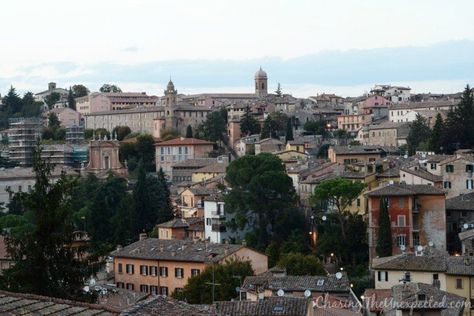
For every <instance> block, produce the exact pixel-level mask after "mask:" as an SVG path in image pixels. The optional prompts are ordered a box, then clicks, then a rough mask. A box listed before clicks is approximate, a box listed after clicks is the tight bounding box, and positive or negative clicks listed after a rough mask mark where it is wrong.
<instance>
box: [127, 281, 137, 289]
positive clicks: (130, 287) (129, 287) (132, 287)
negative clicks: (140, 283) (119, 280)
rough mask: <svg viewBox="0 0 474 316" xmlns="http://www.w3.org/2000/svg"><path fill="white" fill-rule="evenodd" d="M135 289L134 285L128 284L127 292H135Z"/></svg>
mask: <svg viewBox="0 0 474 316" xmlns="http://www.w3.org/2000/svg"><path fill="white" fill-rule="evenodd" d="M134 289H135V286H134V285H133V283H127V290H130V291H133V290H134Z"/></svg>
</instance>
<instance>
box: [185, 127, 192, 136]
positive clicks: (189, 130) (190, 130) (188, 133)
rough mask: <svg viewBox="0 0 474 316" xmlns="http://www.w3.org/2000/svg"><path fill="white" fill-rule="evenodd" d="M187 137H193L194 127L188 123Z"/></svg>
mask: <svg viewBox="0 0 474 316" xmlns="http://www.w3.org/2000/svg"><path fill="white" fill-rule="evenodd" d="M186 138H193V128H192V127H191V125H188V127H186Z"/></svg>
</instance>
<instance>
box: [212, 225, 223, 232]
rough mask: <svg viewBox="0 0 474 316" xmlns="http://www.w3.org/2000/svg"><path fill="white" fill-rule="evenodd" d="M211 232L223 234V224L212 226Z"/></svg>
mask: <svg viewBox="0 0 474 316" xmlns="http://www.w3.org/2000/svg"><path fill="white" fill-rule="evenodd" d="M211 230H212V231H213V232H219V233H225V232H226V227H225V225H224V224H212V226H211Z"/></svg>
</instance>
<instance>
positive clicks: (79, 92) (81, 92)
mask: <svg viewBox="0 0 474 316" xmlns="http://www.w3.org/2000/svg"><path fill="white" fill-rule="evenodd" d="M72 91H73V94H74V97H75V98H80V97H84V96H86V95H88V94H89V89H87V88H86V87H85V86H84V85H82V84H75V85H73V86H72Z"/></svg>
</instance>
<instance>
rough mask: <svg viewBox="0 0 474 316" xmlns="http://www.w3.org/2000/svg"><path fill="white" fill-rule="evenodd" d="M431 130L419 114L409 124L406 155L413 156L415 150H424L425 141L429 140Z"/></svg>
mask: <svg viewBox="0 0 474 316" xmlns="http://www.w3.org/2000/svg"><path fill="white" fill-rule="evenodd" d="M430 136H431V130H430V127H429V126H428V122H427V120H426V118H424V117H423V116H421V115H420V114H417V115H416V119H415V120H414V121H413V122H411V123H410V132H409V134H408V137H407V144H408V153H409V154H410V155H414V154H415V152H416V151H417V150H424V149H426V148H425V147H426V145H427V144H426V141H428V140H429V139H430Z"/></svg>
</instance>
